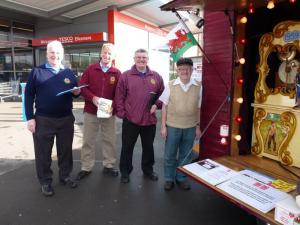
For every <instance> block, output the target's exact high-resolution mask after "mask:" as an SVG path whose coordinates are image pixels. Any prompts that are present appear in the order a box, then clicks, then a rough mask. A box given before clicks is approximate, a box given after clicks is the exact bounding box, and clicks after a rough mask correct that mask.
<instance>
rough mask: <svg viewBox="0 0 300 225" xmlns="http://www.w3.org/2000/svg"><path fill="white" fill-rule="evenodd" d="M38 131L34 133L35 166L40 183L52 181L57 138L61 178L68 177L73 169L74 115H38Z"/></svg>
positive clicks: (36, 119)
mask: <svg viewBox="0 0 300 225" xmlns="http://www.w3.org/2000/svg"><path fill="white" fill-rule="evenodd" d="M35 121H36V131H35V133H34V134H33V142H34V152H35V166H36V172H37V177H38V180H39V182H40V184H50V183H51V182H52V174H53V172H52V170H51V163H52V158H51V154H52V147H53V144H54V138H56V149H57V159H58V167H59V179H64V178H66V177H68V176H69V175H70V173H71V171H72V169H73V155H72V143H73V136H74V121H75V119H74V116H73V115H70V116H67V117H63V118H50V117H42V116H36V118H35Z"/></svg>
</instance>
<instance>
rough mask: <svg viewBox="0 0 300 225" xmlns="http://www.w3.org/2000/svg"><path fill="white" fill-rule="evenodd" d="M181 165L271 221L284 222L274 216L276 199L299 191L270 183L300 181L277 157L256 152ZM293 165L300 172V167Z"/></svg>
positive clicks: (251, 211) (220, 193)
mask: <svg viewBox="0 0 300 225" xmlns="http://www.w3.org/2000/svg"><path fill="white" fill-rule="evenodd" d="M178 169H179V170H180V171H181V172H183V173H185V174H187V175H188V176H189V177H191V178H193V179H194V180H195V181H197V182H198V183H200V184H202V185H204V186H206V187H208V188H209V189H211V190H213V191H214V192H216V193H218V194H219V195H221V196H222V197H224V198H225V199H227V200H229V201H230V202H232V203H233V204H235V205H237V206H239V207H240V208H242V209H244V210H246V211H247V212H249V213H250V214H252V215H254V216H256V217H257V218H259V219H261V220H263V221H265V222H267V223H270V224H280V223H278V222H277V221H275V219H274V207H275V203H276V202H278V201H280V200H282V199H285V198H287V197H289V196H290V195H292V196H294V195H296V191H292V192H289V193H285V192H282V191H279V190H278V189H275V188H273V187H270V186H269V185H268V184H270V183H271V182H272V181H273V180H274V179H282V180H285V181H287V182H290V183H296V181H297V178H296V177H295V176H294V175H292V174H291V173H289V172H288V171H286V170H284V169H283V168H282V167H281V166H280V165H279V164H278V163H277V162H276V161H273V160H270V159H266V158H261V157H257V156H253V155H249V156H236V157H232V156H225V157H220V158H217V159H213V160H210V159H206V160H201V161H199V162H196V163H192V164H189V165H186V166H184V167H180V168H178ZM291 169H292V170H293V172H295V173H297V174H300V169H299V168H291Z"/></svg>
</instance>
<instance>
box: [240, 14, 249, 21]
mask: <svg viewBox="0 0 300 225" xmlns="http://www.w3.org/2000/svg"><path fill="white" fill-rule="evenodd" d="M247 21H248V19H247V17H246V16H243V17H242V18H241V19H240V22H241V23H247Z"/></svg>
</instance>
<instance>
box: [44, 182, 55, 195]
mask: <svg viewBox="0 0 300 225" xmlns="http://www.w3.org/2000/svg"><path fill="white" fill-rule="evenodd" d="M41 188H42V193H43V195H45V196H52V195H54V190H53V187H52V186H51V184H43V185H42V187H41Z"/></svg>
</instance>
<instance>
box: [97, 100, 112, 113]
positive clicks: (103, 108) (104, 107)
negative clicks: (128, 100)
mask: <svg viewBox="0 0 300 225" xmlns="http://www.w3.org/2000/svg"><path fill="white" fill-rule="evenodd" d="M98 103H99V106H98V110H97V117H98V118H109V117H111V115H112V100H110V99H106V98H99V100H98Z"/></svg>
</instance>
